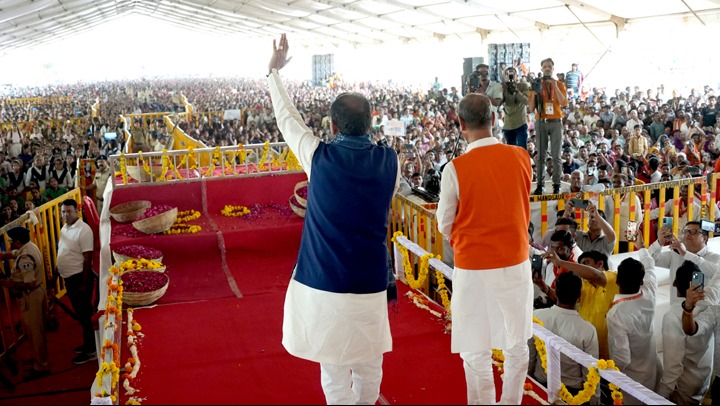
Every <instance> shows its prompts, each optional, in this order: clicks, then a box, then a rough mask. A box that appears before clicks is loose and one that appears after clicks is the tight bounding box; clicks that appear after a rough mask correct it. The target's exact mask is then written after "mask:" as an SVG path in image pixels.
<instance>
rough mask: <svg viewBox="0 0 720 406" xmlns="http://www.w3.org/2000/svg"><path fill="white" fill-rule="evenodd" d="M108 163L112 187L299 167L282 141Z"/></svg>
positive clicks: (122, 158)
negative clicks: (111, 175)
mask: <svg viewBox="0 0 720 406" xmlns="http://www.w3.org/2000/svg"><path fill="white" fill-rule="evenodd" d="M203 163H205V165H203ZM109 164H110V167H111V168H113V169H114V170H115V171H117V172H116V173H115V176H113V177H112V182H113V187H123V186H132V185H138V184H148V183H167V182H176V181H188V180H190V181H191V180H199V179H203V178H218V177H245V176H258V175H261V174H269V173H297V172H301V171H302V168H301V167H300V165H299V163H298V162H297V159H296V158H295V155H293V154H292V151H290V148H289V147H288V146H287V144H286V143H272V144H271V143H265V144H253V145H245V146H229V147H215V148H200V149H188V150H173V151H164V152H151V153H147V154H145V153H137V154H120V155H112V156H110V158H109Z"/></svg>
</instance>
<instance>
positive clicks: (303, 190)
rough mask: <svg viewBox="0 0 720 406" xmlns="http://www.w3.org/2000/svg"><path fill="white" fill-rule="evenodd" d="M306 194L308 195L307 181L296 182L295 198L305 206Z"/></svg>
mask: <svg viewBox="0 0 720 406" xmlns="http://www.w3.org/2000/svg"><path fill="white" fill-rule="evenodd" d="M307 195H308V182H307V181H303V182H298V183H297V184H296V185H295V200H297V201H298V202H299V203H300V205H301V206H303V207H307Z"/></svg>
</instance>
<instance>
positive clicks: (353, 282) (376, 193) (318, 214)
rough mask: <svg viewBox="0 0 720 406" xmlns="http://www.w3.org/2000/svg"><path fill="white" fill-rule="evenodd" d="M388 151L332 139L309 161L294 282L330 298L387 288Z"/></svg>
mask: <svg viewBox="0 0 720 406" xmlns="http://www.w3.org/2000/svg"><path fill="white" fill-rule="evenodd" d="M397 171H398V158H397V154H396V153H395V151H394V150H392V149H390V148H387V147H381V146H377V145H374V144H372V142H371V141H370V137H369V136H345V135H338V136H337V137H336V138H335V140H334V141H333V142H332V143H330V144H326V143H320V144H319V145H318V147H317V149H316V150H315V153H314V155H313V159H312V168H311V177H310V182H309V184H308V197H307V201H308V203H307V212H306V213H305V226H304V228H303V233H302V240H301V242H300V253H299V255H298V262H297V266H296V271H295V276H294V279H295V280H296V281H298V282H300V283H302V284H304V285H307V286H309V287H311V288H314V289H318V290H323V291H327V292H334V293H355V294H363V293H377V292H382V291H385V290H386V289H387V286H388V269H387V264H388V249H387V235H388V215H389V211H390V203H391V200H392V197H393V194H394V191H395V182H396V180H397V173H398V172H397Z"/></svg>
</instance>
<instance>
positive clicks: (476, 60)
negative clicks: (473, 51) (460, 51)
mask: <svg viewBox="0 0 720 406" xmlns="http://www.w3.org/2000/svg"><path fill="white" fill-rule="evenodd" d="M481 63H485V58H483V57H470V58H463V75H462V78H461V80H460V83H462V95H463V96H465V94H466V93H467V86H465V83H466V81H467V78H468V76H470V74H471V73H473V72H475V67H476V66H478V65H480V64H481Z"/></svg>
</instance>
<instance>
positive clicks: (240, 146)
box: [238, 144, 247, 165]
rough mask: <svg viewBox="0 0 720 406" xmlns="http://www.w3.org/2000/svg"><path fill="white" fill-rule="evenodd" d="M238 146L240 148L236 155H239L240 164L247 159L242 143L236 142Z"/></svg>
mask: <svg viewBox="0 0 720 406" xmlns="http://www.w3.org/2000/svg"><path fill="white" fill-rule="evenodd" d="M238 148H240V151H239V152H238V155H239V156H240V165H242V164H244V163H245V161H246V160H247V150H246V149H245V146H244V145H243V144H238Z"/></svg>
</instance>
